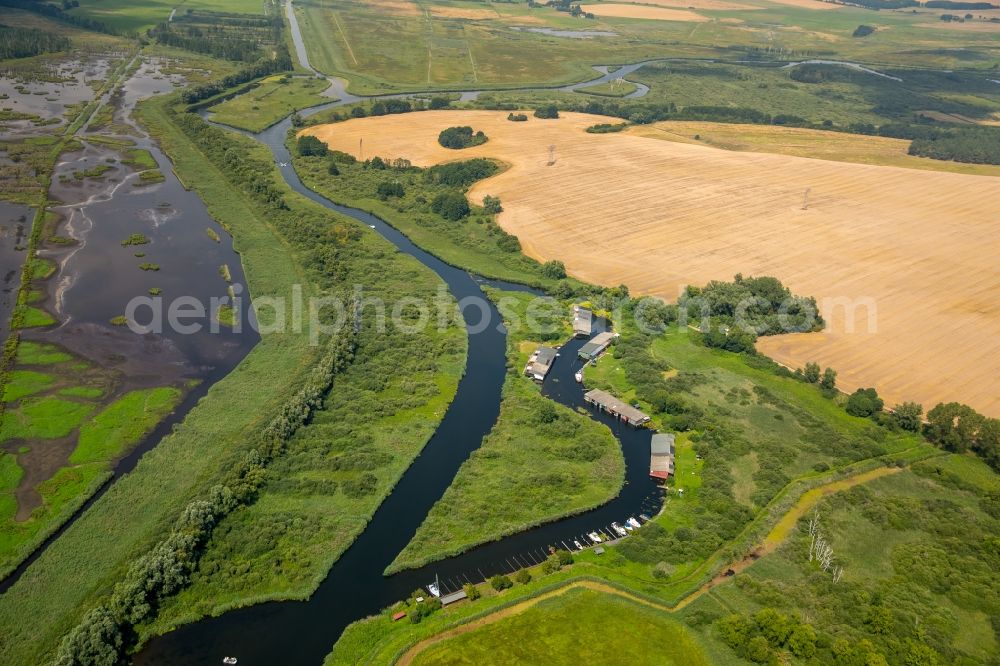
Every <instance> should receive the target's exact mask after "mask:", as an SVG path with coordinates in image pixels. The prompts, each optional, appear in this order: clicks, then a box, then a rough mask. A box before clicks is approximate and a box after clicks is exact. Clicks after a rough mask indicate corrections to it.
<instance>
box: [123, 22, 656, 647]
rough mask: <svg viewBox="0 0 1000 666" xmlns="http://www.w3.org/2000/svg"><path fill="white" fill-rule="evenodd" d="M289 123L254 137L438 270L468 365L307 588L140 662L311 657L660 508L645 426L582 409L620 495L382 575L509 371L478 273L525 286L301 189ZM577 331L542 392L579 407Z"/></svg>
mask: <svg viewBox="0 0 1000 666" xmlns="http://www.w3.org/2000/svg"><path fill="white" fill-rule="evenodd" d="M291 23H292V25H293V36H294V35H297V34H298V29H297V25H296V24H295V22H294V18H293V19H292V21H291ZM295 43H296V46H297V47H298V46H300V45H301V37H300V36H299V37H297V38H296V40H295ZM304 57H305V54H304V49H302V50H301V52H300V60H301V61H302V62H303V64H307V62H308V61H307V60H303V58H304ZM619 71H620V70H619ZM615 74H616V75H617V74H618V72H616V73H615ZM605 76H611V75H607V74H605ZM601 78H604V77H603V76H602V77H601ZM333 81H334V82H335V83H334V85H335V86H336V87H337V88H339V90H338V91H337V93H336V94H337V96H338V98H339V99H338V100H337V101H335V102H331V103H329V104H324V105H322V106H319V107H314V108H313V109H310V110H309V111H307V112H304V113H303V115H311V114H313V113H317V112H319V111H321V110H324V109H327V108H331V107H333V106H339V105H343V104H348V103H351V102H355V101H357V100H358V99H359V98H358V97H355V96H353V95H348V94H346V93H345V92H344V91H343V87H342V84H339V81H336V80H333ZM338 84H339V85H338ZM290 127H291V119H290V118H286V119H285V120H283V121H281V122H280V123H277V124H275V125H273V126H271V127H270V128H268V129H267V130H265V131H264V132H262V133H260V134H258V135H255V138H256V139H257V140H259V141H261V142H262V143H264V144H265V145H267V146H268V148H270V150H271V152H272V153H273V155H274V159H275V162H276V163H277V164H279V165H282V166H280V170H281V173H282V175H283V176H284V179H285V181H286V182H287V183H288V184H289V186H290V187H291V188H292V189H293V190H295V191H296V192H297V193H299V194H301V195H302V196H305V197H308V198H309V199H311V200H313V201H315V202H317V203H319V204H321V205H323V206H326V207H327V208H329V209H330V210H333V211H335V212H337V213H340V214H342V215H346V216H349V217H351V218H354V219H355V220H357V221H358V222H360V223H362V224H364V225H365V226H367V227H369V228H372V229H373V230H374V232H376V233H379V234H381V235H382V236H383V237H385V238H386V239H387V240H388V241H389V242H391V243H392V244H393V245H394V246H395V247H396V248H397V249H398V250H399V251H401V252H405V253H406V254H408V255H410V256H412V257H414V258H416V259H417V260H418V261H420V262H421V263H422V264H424V265H425V266H427V267H428V268H430V269H431V270H433V271H434V272H435V273H436V274H437V275H438V276H439V277H440V278H441V279H442V280H443V281H444V282H445V284H446V285H447V286H448V289H449V291H450V293H451V294H452V296H454V297H455V299H456V300H457V301H458V302H459V305H460V307H461V309H462V316H463V318H464V320H465V324H466V329H467V336H468V342H469V347H468V359H467V365H466V374H465V376H464V377H463V378H462V380H461V381H460V383H459V385H458V391H457V393H456V395H455V399H454V401H453V402H452V404H451V405H450V407H449V408H448V410H447V412H446V413H445V415H444V418H443V420H442V421H441V424H440V426H439V427H438V429H437V431H436V432H435V433H434V435H433V436H432V437H431V438H430V440H429V441H428V443H427V445H426V446H425V447H424V449H423V451H422V452H421V454H420V455H419V456H418V457H417V458H416V460H415V461H414V462H413V464H412V465H411V466H410V468H409V469H408V470H407V471H406V472H405V474H404V475H403V477H402V479H401V480H400V481H399V483H398V484H397V485H396V487H395V488H394V489H393V491H392V492H391V494H390V495H389V496H388V497H387V498H386V500H385V501H384V502H383V503H382V504H381V506H380V507H379V508H378V510H377V511H376V512H375V514H374V516H373V517H372V519H371V522H370V523H369V524H368V527H367V528H366V529H365V531H364V532H363V533H362V534H361V535H360V536H359V537H358V539H357V540H356V541H355V542H354V544H353V545H352V546H351V547H350V548H349V549H348V550H347V551H346V552H345V553H344V554H343V556H342V557H341V558H340V559H339V560H338V561H337V562H336V563H335V564H334V565H333V567H332V568H331V570H330V572H329V575H328V576H327V578H326V579H325V580H324V581H323V583H322V584H321V585H320V586H319V588H318V589H317V590H316V592H315V593H314V594H313V596H312V597H311V598H310V599H309V600H307V601H301V602H299V601H285V602H269V603H264V604H259V605H255V606H250V607H247V608H242V609H238V610H233V611H230V612H227V613H225V614H223V615H221V616H219V617H214V618H207V619H204V620H201V621H199V622H195V623H193V624H189V625H185V626H182V627H180V628H179V629H177V630H176V631H173V632H171V633H169V634H166V635H164V636H161V637H158V638H156V639H154V640H152V641H151V642H150V643H149V644H148V645H147V646H146V647H145V649H144V650H143V651H142V652H140V653H139V654H138V655H137V656H136V658H135V663H137V664H186V665H187V664H218V663H220V660H221V659H222V657H223V656H226V655H235V656H237V657H238V658H239V663H240V664H251V665H253V664H277V663H281V664H319V663H321V662H322V661H323V658H324V656H325V655H326V654H328V653H329V651H330V649H331V648H332V646H333V644H334V643H335V642H336V641H337V639H338V638H339V636H340V634H341V633H342V632H343V630H344V628H345V627H347V625H348V624H350V623H351V622H354V621H355V620H358V619H361V618H364V617H367V616H369V615H372V614H374V613H377V612H378V611H380V610H381V609H383V608H385V607H387V606H389V605H391V604H393V603H394V602H396V601H398V600H400V599H403V598H405V597H407V596H408V595H409V594H410V593H411V592H412V591H413V590H414V589H416V588H418V587H421V586H425V585H427V583H429V582H432V581H433V580H434V579H435V577H439V578H440V581H441V587H442V591H443V592H445V593H447V592H449V591H453V590H455V589H458V588H459V587H461V585H462V584H463V583H465V582H479V581H483V580H485V579H486V578H488V577H489V576H492V575H494V574H497V573H510V572H512V571H515V570H517V569H520V568H522V567H524V566H528V565H531V564H536V563H538V562H540V561H541V560H542V559H544V558H545V557H546V555H547V554H548V548H549V546H557V547H561V548H565V547H569V548H571V549H572V548H573V541H574V539H580V540H581V542H584V543H589V542H587V541H586V539H584V538H582V537H583V535H584V534H585V533H587V532H589V531H591V530H597V531H602V532H604V534H605V535H610V534H613V532H612V531H611V529H610V527H609V525H610V523H611V522H612V521H618V522H624V521H625V519H626V518H628V517H629V516H636V515H638V514H640V513H648V514H653V513H656V512H658V511H659V508H660V506H661V503H662V489H661V488H660V487H659V486H657V485H656V484H655V483H654V482H653V481H652V480H651V479H650V478H649V475H648V463H649V443H650V438H651V434H652V433H651V431H649V430H646V429H641V430H637V429H634V428H631V427H629V426H627V425H623V424H621V423H620V422H618V421H617V420H616V419H614V418H611V417H609V416H607V415H605V414H600V413H595V412H593V411H590V410H588V411H590V414H591V417H592V418H594V419H596V420H598V421H600V422H601V423H604V424H605V425H607V426H608V427H609V428H610V429H611V430H612V432H614V434H615V436H616V437H617V438H618V440H619V442H620V444H621V447H622V452H623V454H624V457H625V465H626V473H625V485H624V486H623V488H622V490H621V492H620V493H619V495H618V496H617V497H616V498H614V499H613V500H611V501H610V502H608V503H607V504H604V505H603V506H601V507H599V508H596V509H593V510H590V511H586V512H583V513H580V514H577V515H575V516H570V517H567V518H564V519H561V520H557V521H554V522H551V523H548V524H545V525H541V526H538V527H536V528H533V529H529V530H526V531H524V532H521V533H519V534H516V535H513V536H510V537H506V538H504V539H502V540H500V541H495V542H491V543H488V544H484V545H482V546H479V547H477V548H474V549H472V550H469V551H467V552H465V553H463V554H462V555H458V556H455V557H452V558H449V559H446V560H442V561H439V562H435V563H432V564H430V565H427V566H425V567H423V568H420V569H416V570H408V571H403V572H400V573H397V574H395V575H392V576H384V575H383V571H384V570H385V568H386V567H387V566H388V565H389V564H390V563H391V562H392V561H393V559H395V557H396V555H397V554H398V553H399V552H400V551H401V550H402V549H403V548H404V547H405V546H406V544H407V543H408V542H409V541H410V539H411V538H412V536H413V534H414V533H415V532H416V530H417V528H418V527H419V526H420V524H421V523H422V522H423V520H424V518H425V517H426V515H427V513H428V512H429V511H430V509H431V507H432V506H433V505H434V503H435V502H437V500H438V499H440V498H441V496H442V495H443V494H444V492H445V490H447V488H448V486H449V485H450V484H451V482H452V480H453V479H454V477H455V474H456V473H457V472H458V469H459V467H460V466H461V464H462V463H463V462H465V460H466V459H468V457H469V455H470V454H471V453H472V452H473V451H474V450H475V449H477V448H478V447H479V445H480V444H481V442H482V439H483V437H484V436H486V434H487V433H489V431H490V430H491V429H492V428H493V425H494V424H495V423H496V419H497V416H498V414H499V411H500V397H501V389H502V387H503V382H504V377H505V373H506V331H505V330H504V329H503V327H502V325H493V324H491V325H489V326H486V327H483V326H481V325H480V324H481V323H482V321H483V317H486V318H487V319H488V321H490V322H500V321H502V318H501V316H500V313H499V312H498V311H497V309H496V307H495V306H494V305H493V304H492V303H491V302H490V301H489V300H488V299H486V298H485V296H484V294H483V292H482V289H481V288H480V287H481V285H483V284H489V285H492V286H496V287H500V288H504V289H514V290H519V291H525V290H528V288H527V287H524V286H523V285H515V284H510V283H503V282H497V281H491V280H486V279H484V278H481V277H478V276H475V275H472V274H470V273H468V272H466V271H464V270H462V269H459V268H456V267H454V266H451V265H449V264H446V263H444V262H443V261H441V260H440V259H438V258H436V257H434V256H433V255H431V254H429V253H428V252H425V251H424V250H422V249H420V248H419V247H417V246H416V245H414V244H413V243H412V242H411V241H410V240H409V238H407V237H406V236H405V235H403V234H402V233H401V232H399V231H398V230H397V229H395V228H394V227H392V226H390V225H389V224H387V223H386V222H385V221H383V220H381V219H380V218H378V217H376V216H374V215H372V214H370V213H367V212H365V211H362V210H359V209H356V208H351V207H347V206H342V205H339V204H336V203H334V202H332V201H330V200H328V199H326V198H325V197H322V196H320V195H319V194H317V193H316V192H314V191H312V190H310V189H308V188H307V187H306V186H305V185H303V184H302V182H301V180H300V179H299V177H298V175H297V174H296V172H295V170H294V169H293V168H292V167H291V166H286V165H291V163H292V160H291V155H290V154H289V152H288V149H287V147H286V146H285V138H286V136H287V133H288V130H289V128H290ZM528 291H530V290H528ZM600 325H601V326H603V325H604V324H603V322H602V323H601V324H600ZM585 342H586V340H576V339H574V340H571V341H569V342H568V343H566V344H565V345H564V346H563V347H562V349H561V353H560V358H559V359H558V360H557V361H556V363H555V364H554V366H553V369H552V371H551V372H550V373H549V375H548V377H547V378H546V380H545V382H544V384H543V385H542V392H543V394H544V395H546V396H548V397H549V398H551V399H553V400H555V401H557V402H559V403H561V404H563V405H566V406H568V407H571V408H582V409H587V407H586V405H585V403H584V402H583V393H584V389H583V387H582V385H580V384H578V383H577V382H576V381H575V379H574V375H575V374H576V372H577V371H578V370H580V368H581V367H582V365H583V362H582V361H580V360H579V359H578V358H577V351H578V350H579V348H580V347H581V346H582V345H583V344H584V343H585Z"/></svg>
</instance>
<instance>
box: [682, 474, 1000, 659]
mask: <svg viewBox="0 0 1000 666" xmlns="http://www.w3.org/2000/svg"><path fill="white" fill-rule="evenodd" d="M998 478H1000V477H998V476H997V475H996V474H995V473H994V472H992V471H990V470H989V469H988V468H987V467H986V465H984V464H983V463H982V462H980V461H978V460H975V459H973V458H969V457H965V456H955V455H949V456H946V457H941V458H934V459H931V460H927V461H924V462H920V463H916V464H915V465H913V467H912V469H910V470H904V471H902V472H901V473H898V474H892V475H889V476H884V477H883V478H879V479H874V480H870V481H869V482H867V483H865V484H862V485H859V486H856V487H854V488H851V489H850V490H845V491H842V492H840V493H837V494H835V495H831V496H829V497H825V498H823V499H821V500H820V501H819V503H818V505H817V507H816V511H817V514H816V515H818V516H819V524H820V529H821V530H822V533H823V534H824V536H825V537H826V538H827V539H828V540H829V542H830V543H831V545H832V546H833V548H834V552H835V559H836V562H837V564H838V565H839V566H843V568H844V575H843V579H842V581H841V582H840V583H838V584H836V585H832V584H831V583H830V581H829V575H828V574H823V573H822V572H821V571H819V569H818V567H817V566H816V564H815V563H810V562H809V561H808V556H807V550H808V541H809V537H808V534H807V533H806V523H807V521H808V520H809V519H810V518H811V517H812V516H813V515H814V514H813V513H812V512H810V513H809V514H808V515H807V516H805V517H804V518H802V519H801V520H800V521H798V524H797V525H793V527H794V528H795V529H794V530H793V531H792V533H791V538H790V539H789V541H788V542H787V543H786V544H785V545H784V546H782V547H781V548H780V549H778V550H777V551H776V552H775V553H774V554H772V555H768V556H766V557H763V558H761V559H760V560H758V561H757V562H756V563H754V564H753V565H752V566H750V567H749V568H748V569H746V571H745V572H743V573H742V574H741V575H739V576H737V577H736V578H735V580H733V581H732V582H729V583H727V584H724V585H721V586H719V587H716V588H715V589H714V591H713V592H712V594H711V595H710V596H706V597H702V598H701V599H699V600H697V601H695V602H694V603H693V604H692V605H691V606H690V607H689V611H690V612H691V613H692V614H693V615H694V616H697V617H700V621H701V623H702V627H701V629H700V630H699V633H701V634H702V635H703V636H706V637H708V636H710V635H711V634H712V633H714V632H712V630H711V624H710V623H706V620H708V621H709V622H710V621H711V619H712V618H713V617H714V618H718V617H719V616H720V615H723V614H726V613H731V612H738V613H741V614H742V613H751V612H755V611H757V610H758V609H760V608H763V607H773V608H777V609H779V610H781V611H783V612H791V613H793V614H797V615H800V616H803V617H806V618H808V619H809V621H810V622H812V623H813V624H814V625H815V626H816V627H817V629H819V630H821V631H822V632H823V633H827V635H828V639H827V643H828V644H829V643H835V642H836V641H838V640H840V641H846V643H847V644H849V645H859V644H861V643H862V642H867V645H869V646H871V647H872V649H874V651H877V652H879V653H881V654H883V655H885V657H887V658H888V660H889V663H894V662H896V661H897V660H899V659H901V658H902V657H901V655H902V654H903V653H905V652H906V650H909V649H912V647H911V646H912V645H913V644H918V645H926V646H928V647H930V648H932V649H933V650H934V651H935V652H936V653H937V659H938V660H939V663H940V662H960V661H963V660H964V661H967V662H968V663H982V662H984V661H985V662H988V661H989V660H990V659H991V658H992V657H993V656H994V655H995V654H996V652H997V649H998V643H997V639H996V637H995V633H994V630H993V628H992V627H991V624H990V620H989V617H990V616H991V615H994V614H995V613H996V599H997V598H998V597H997V594H996V592H995V591H993V590H994V588H995V587H996V583H995V581H994V580H993V577H992V576H991V575H990V574H989V573H988V571H989V566H988V565H987V560H988V557H989V556H984V553H983V552H982V551H981V543H982V539H985V538H988V537H987V535H989V534H994V533H995V530H996V518H995V516H993V515H987V514H986V513H984V512H983V509H984V508H989V507H991V506H993V504H992V503H991V500H989V499H987V498H988V497H989V493H991V492H993V493H995V492H996V489H997V488H998V486H1000V482H998ZM932 506H934V507H935V508H934V509H933V510H931V508H930V507H932ZM881 609H885V610H884V611H883V610H881ZM876 616H877V617H884V618H887V625H880V624H876V623H875V621H874V620H873V618H875V617H876ZM918 617H919V618H920V619H919V621H918V620H916V618H918ZM817 656H818V657H821V656H822V655H817Z"/></svg>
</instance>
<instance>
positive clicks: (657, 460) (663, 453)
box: [649, 433, 675, 481]
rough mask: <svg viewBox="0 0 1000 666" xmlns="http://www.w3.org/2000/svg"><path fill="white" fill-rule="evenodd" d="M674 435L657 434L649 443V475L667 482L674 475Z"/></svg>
mask: <svg viewBox="0 0 1000 666" xmlns="http://www.w3.org/2000/svg"><path fill="white" fill-rule="evenodd" d="M674 439H675V436H674V435H673V433H656V434H655V435H653V439H652V440H651V441H650V443H649V475H650V476H651V477H653V478H654V479H660V480H662V481H666V480H667V479H668V478H670V477H671V476H672V475H673V473H674Z"/></svg>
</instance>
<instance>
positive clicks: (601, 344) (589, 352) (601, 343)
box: [577, 331, 615, 361]
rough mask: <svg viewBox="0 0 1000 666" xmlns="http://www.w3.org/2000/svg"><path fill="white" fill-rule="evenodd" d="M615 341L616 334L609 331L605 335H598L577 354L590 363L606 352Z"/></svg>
mask: <svg viewBox="0 0 1000 666" xmlns="http://www.w3.org/2000/svg"><path fill="white" fill-rule="evenodd" d="M614 339H615V334H614V333H611V332H609V331H605V332H603V333H598V334H597V335H595V336H594V337H593V338H591V339H590V342H588V343H587V344H585V345H584V346H582V347H580V351H578V352H577V354H578V355H579V357H580V358H582V359H585V360H587V361H590V360H592V359H595V358H597V357H598V356H600V355H601V354H603V353H604V350H605V349H607V348H608V347H609V346H610V345H611V341H612V340H614Z"/></svg>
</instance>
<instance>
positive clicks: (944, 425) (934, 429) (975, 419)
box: [924, 402, 1000, 471]
mask: <svg viewBox="0 0 1000 666" xmlns="http://www.w3.org/2000/svg"><path fill="white" fill-rule="evenodd" d="M924 436H925V437H927V439H928V440H930V441H931V442H933V443H934V444H937V445H938V446H940V447H942V448H944V449H946V450H948V451H954V452H956V453H962V452H965V451H972V452H974V453H976V454H977V455H978V456H979V457H981V458H982V459H983V460H984V461H985V462H986V463H987V464H988V465H989V466H990V467H992V468H993V469H995V470H998V471H1000V419H991V418H988V417H986V416H983V415H982V414H980V413H979V412H977V411H976V410H974V409H973V408H972V407H969V406H968V405H963V404H960V403H957V402H948V403H941V404H938V405H936V406H935V407H934V408H933V409H931V410H930V411H929V412H927V424H926V426H925V427H924Z"/></svg>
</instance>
